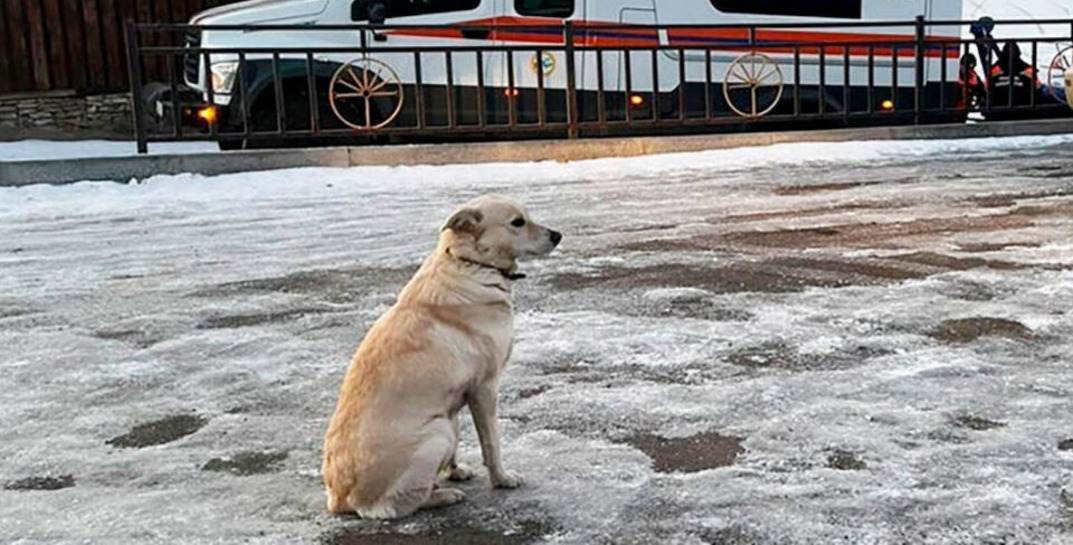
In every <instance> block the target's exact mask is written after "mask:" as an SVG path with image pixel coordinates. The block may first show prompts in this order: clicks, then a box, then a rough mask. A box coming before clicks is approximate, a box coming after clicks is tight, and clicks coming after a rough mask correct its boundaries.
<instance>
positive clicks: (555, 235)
mask: <svg viewBox="0 0 1073 545" xmlns="http://www.w3.org/2000/svg"><path fill="white" fill-rule="evenodd" d="M562 239H563V234H562V233H560V232H558V231H552V232H551V243H552V244H555V245H556V246H558V245H559V241H560V240H562Z"/></svg>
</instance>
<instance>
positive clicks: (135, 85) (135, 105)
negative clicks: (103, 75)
mask: <svg viewBox="0 0 1073 545" xmlns="http://www.w3.org/2000/svg"><path fill="white" fill-rule="evenodd" d="M126 31H127V32H126V37H127V70H128V71H129V72H130V106H131V112H132V115H133V116H134V120H133V121H134V139H135V140H137V142H138V153H148V152H149V142H148V141H147V140H146V135H145V111H144V110H145V108H144V106H145V105H144V104H142V63H141V60H142V59H141V52H140V51H139V47H138V28H137V27H136V26H134V20H133V19H127V25H126Z"/></svg>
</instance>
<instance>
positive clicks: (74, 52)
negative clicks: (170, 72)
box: [0, 0, 239, 94]
mask: <svg viewBox="0 0 1073 545" xmlns="http://www.w3.org/2000/svg"><path fill="white" fill-rule="evenodd" d="M237 1H239V0H0V94H4V93H24V92H30V93H33V92H39V91H55V90H73V91H75V92H77V93H101V92H118V91H124V90H126V89H127V87H128V78H127V52H126V43H125V37H124V36H125V35H124V25H125V24H126V21H128V20H135V21H138V22H142V23H151V22H160V23H185V22H187V21H188V20H189V19H190V17H191V16H193V15H194V14H195V13H198V12H200V11H204V10H206V9H209V8H211V7H216V6H220V5H224V4H232V3H235V2H237ZM181 40H182V37H181V36H175V35H165V34H160V35H154V36H151V37H148V38H147V40H146V44H147V45H148V44H152V45H178V44H180V43H181ZM145 64H146V67H145V68H146V77H147V79H159V80H165V81H166V80H167V73H166V71H165V70H166V68H165V67H166V61H165V59H164V58H163V57H161V58H159V59H153V60H151V61H150V62H146V63H145ZM176 65H177V66H178V65H181V63H176Z"/></svg>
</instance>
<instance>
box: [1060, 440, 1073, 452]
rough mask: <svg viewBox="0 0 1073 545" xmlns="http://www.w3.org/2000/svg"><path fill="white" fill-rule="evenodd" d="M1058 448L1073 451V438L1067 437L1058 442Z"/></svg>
mask: <svg viewBox="0 0 1073 545" xmlns="http://www.w3.org/2000/svg"><path fill="white" fill-rule="evenodd" d="M1058 450H1064V451H1073V439H1065V440H1063V441H1059V442H1058Z"/></svg>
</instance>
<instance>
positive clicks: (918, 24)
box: [913, 15, 927, 125]
mask: <svg viewBox="0 0 1073 545" xmlns="http://www.w3.org/2000/svg"><path fill="white" fill-rule="evenodd" d="M926 30H927V29H926V27H925V26H924V16H923V15H917V16H916V20H915V21H914V31H915V37H916V41H915V47H914V49H913V52H914V59H915V63H914V64H915V66H914V68H915V69H916V70H915V74H916V77H915V78H914V79H913V123H915V124H917V125H919V124H920V107H921V100H922V99H923V93H924V76H925V73H924V59H925V56H924V47H925V43H924V39H925V36H924V33H925V32H926Z"/></svg>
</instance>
